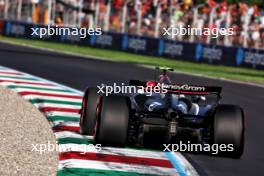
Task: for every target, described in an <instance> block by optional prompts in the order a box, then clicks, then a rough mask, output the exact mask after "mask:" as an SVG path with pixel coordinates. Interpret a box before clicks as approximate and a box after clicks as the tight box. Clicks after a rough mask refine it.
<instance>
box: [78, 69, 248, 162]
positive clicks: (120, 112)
mask: <svg viewBox="0 0 264 176" xmlns="http://www.w3.org/2000/svg"><path fill="white" fill-rule="evenodd" d="M157 70H160V71H162V72H163V73H162V74H161V75H159V76H158V77H157V78H156V80H154V81H153V80H151V81H141V80H130V83H129V84H130V85H131V86H136V87H141V91H138V92H136V93H131V94H128V95H127V94H121V95H120V94H117V95H116V94H113V95H110V96H105V95H101V94H98V90H97V89H96V88H93V87H90V88H87V90H86V91H85V94H84V97H83V101H82V108H81V111H80V114H81V118H80V133H81V134H84V135H92V136H94V140H95V142H96V143H101V144H105V145H111V146H125V145H134V146H144V147H145V146H147V147H148V146H161V145H162V144H166V143H174V142H177V141H179V140H190V141H193V142H195V143H201V144H219V145H221V144H226V145H228V144H232V145H233V150H232V151H229V152H223V153H221V152H220V153H219V154H220V155H225V156H227V157H232V158H240V157H241V155H242V154H243V148H244V133H245V120H244V118H245V117H244V116H245V115H244V111H243V109H242V108H241V107H240V106H237V105H229V104H220V99H221V90H222V88H221V87H212V86H194V85H188V84H184V85H179V84H173V83H171V80H170V78H169V76H168V71H173V69H170V68H162V67H157ZM151 86H163V88H164V89H166V93H164V92H160V93H156V92H155V93H153V94H152V95H150V96H149V95H147V94H146V93H144V91H143V93H142V87H143V90H145V91H146V89H147V88H150V87H151ZM144 88H145V89H144Z"/></svg>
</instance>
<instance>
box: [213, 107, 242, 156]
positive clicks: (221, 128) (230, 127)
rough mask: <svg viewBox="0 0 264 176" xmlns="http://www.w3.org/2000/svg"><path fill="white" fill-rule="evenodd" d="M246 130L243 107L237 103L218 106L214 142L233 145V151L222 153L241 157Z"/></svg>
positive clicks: (215, 117) (214, 124)
mask: <svg viewBox="0 0 264 176" xmlns="http://www.w3.org/2000/svg"><path fill="white" fill-rule="evenodd" d="M244 132H245V127H244V112H243V110H242V108H240V107H239V106H235V105H219V106H217V107H216V109H215V114H214V121H213V143H214V144H218V145H221V144H225V145H226V146H227V145H229V146H230V145H233V151H221V152H220V153H219V154H220V155H223V156H227V157H231V158H240V157H241V155H242V154H243V150H244ZM229 150H230V149H229Z"/></svg>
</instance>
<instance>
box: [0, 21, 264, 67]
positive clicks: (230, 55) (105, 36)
mask: <svg viewBox="0 0 264 176" xmlns="http://www.w3.org/2000/svg"><path fill="white" fill-rule="evenodd" d="M1 24H2V25H1ZM1 26H2V30H1ZM40 27H42V28H43V27H44V28H45V27H46V26H44V25H36V24H29V23H23V22H17V21H4V22H3V21H2V22H1V21H0V33H1V31H2V32H3V35H5V36H12V37H19V38H26V39H38V40H40V38H39V37H38V36H36V35H32V29H35V28H40ZM41 40H47V41H52V42H61V43H73V44H78V45H84V46H90V47H96V48H105V49H110V50H118V51H125V52H130V53H137V54H143V55H151V56H160V57H167V58H171V59H176V60H184V61H190V62H197V63H209V64H213V65H226V66H234V67H248V68H254V69H264V50H258V49H248V48H242V47H226V46H220V45H209V44H201V43H187V42H176V41H172V40H166V39H161V38H152V37H143V36H136V35H128V34H121V33H112V32H103V33H102V35H87V37H85V38H81V37H80V36H78V35H75V36H73V35H45V36H43V38H42V39H41Z"/></svg>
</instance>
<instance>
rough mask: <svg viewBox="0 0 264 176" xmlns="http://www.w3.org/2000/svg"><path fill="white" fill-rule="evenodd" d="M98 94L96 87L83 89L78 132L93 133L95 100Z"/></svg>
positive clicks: (96, 100) (97, 98)
mask: <svg viewBox="0 0 264 176" xmlns="http://www.w3.org/2000/svg"><path fill="white" fill-rule="evenodd" d="M99 97H100V95H99V94H98V93H97V90H96V88H93V87H91V88H88V89H87V90H86V91H85V94H84V97H83V101H82V109H81V118H80V132H81V134H84V135H93V134H94V129H95V123H96V108H97V102H98V100H99Z"/></svg>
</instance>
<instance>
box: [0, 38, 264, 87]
mask: <svg viewBox="0 0 264 176" xmlns="http://www.w3.org/2000/svg"><path fill="white" fill-rule="evenodd" d="M0 41H9V42H12V43H16V44H26V45H31V46H35V47H41V48H48V49H53V50H57V51H62V52H65V51H67V52H68V53H74V54H79V55H83V56H96V57H99V58H100V59H104V60H111V61H118V62H128V63H134V64H143V65H149V66H157V65H162V66H168V67H172V68H174V69H175V70H177V71H181V72H186V73H193V74H200V75H203V76H208V77H213V78H226V79H231V80H238V81H244V82H252V83H259V84H264V70H254V69H248V68H238V67H227V66H215V65H209V64H200V63H192V62H186V61H178V60H172V59H167V58H162V57H152V56H143V55H136V54H130V53H125V52H120V51H111V50H105V49H97V48H91V47H84V46H77V45H69V44H61V43H51V42H47V41H39V40H26V39H17V38H10V37H3V36H0Z"/></svg>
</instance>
